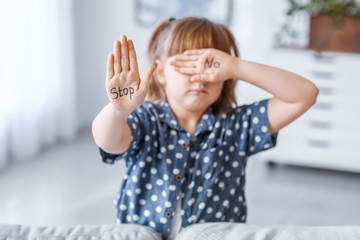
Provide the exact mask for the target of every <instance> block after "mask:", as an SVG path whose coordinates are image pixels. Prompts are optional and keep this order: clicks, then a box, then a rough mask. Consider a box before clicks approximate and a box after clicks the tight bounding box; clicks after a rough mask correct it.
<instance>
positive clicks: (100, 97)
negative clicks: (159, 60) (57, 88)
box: [73, 0, 152, 128]
mask: <svg viewBox="0 0 360 240" xmlns="http://www.w3.org/2000/svg"><path fill="white" fill-rule="evenodd" d="M73 2H74V21H75V48H76V50H75V54H76V70H77V100H78V101H77V102H78V105H77V108H78V119H79V122H78V124H79V126H80V128H86V127H89V126H90V125H91V122H92V120H93V118H94V117H95V115H96V114H97V113H98V112H99V111H100V110H101V109H102V108H103V107H104V106H105V105H106V104H107V102H108V100H107V97H106V92H105V85H104V83H105V71H106V59H107V55H108V53H110V52H112V47H113V42H114V40H116V39H119V37H120V35H121V34H125V35H127V36H128V37H129V38H131V39H132V40H133V41H134V43H135V48H136V50H137V55H138V61H139V67H140V72H142V70H143V69H145V68H146V65H147V60H146V55H145V51H146V43H147V42H148V39H149V37H150V33H151V30H152V29H149V28H143V27H140V26H137V25H136V24H135V23H134V21H133V12H134V4H133V1H124V0H122V1H117V0H103V1H99V0H76V1H73Z"/></svg>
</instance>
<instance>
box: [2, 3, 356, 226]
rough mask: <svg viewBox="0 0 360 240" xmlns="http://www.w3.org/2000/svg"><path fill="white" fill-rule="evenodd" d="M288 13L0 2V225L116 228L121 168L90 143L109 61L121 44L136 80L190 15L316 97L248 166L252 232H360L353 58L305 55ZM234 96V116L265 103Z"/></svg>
mask: <svg viewBox="0 0 360 240" xmlns="http://www.w3.org/2000/svg"><path fill="white" fill-rule="evenodd" d="M359 4H360V3H359ZM288 9H289V1H287V0H272V1H266V0H211V1H210V0H209V1H202V0H192V1H190V0H186V1H185V0H183V1H181V0H168V1H162V0H128V1H126V0H102V1H100V0H73V1H71V0H31V1H25V0H24V1H22V0H14V1H12V0H0V223H11V224H36V225H49V224H50V225H70V224H110V223H115V214H116V210H115V207H114V204H113V201H114V200H115V198H116V195H117V192H118V189H119V187H120V184H121V179H122V174H123V173H124V170H125V166H124V164H123V163H117V164H115V165H106V164H103V163H102V162H101V159H100V155H99V151H98V148H97V146H96V145H95V143H94V141H93V138H92V135H91V124H92V121H93V119H94V117H95V116H96V114H97V113H98V112H99V111H100V110H101V109H102V108H103V107H104V106H105V105H106V104H107V102H108V99H107V96H106V92H105V70H106V59H107V55H108V53H110V52H111V51H112V47H113V42H114V40H116V39H119V37H120V35H122V34H125V35H127V37H128V38H129V39H132V40H133V42H134V44H135V48H136V51H137V56H138V62H139V67H140V73H142V72H143V70H145V68H146V67H147V66H148V65H149V64H151V63H149V62H148V61H147V57H146V48H147V42H148V40H149V38H150V34H151V33H152V31H153V29H154V28H155V26H156V23H157V22H158V21H159V19H163V18H165V17H175V18H179V17H182V16H188V15H196V16H201V17H206V18H209V19H211V20H214V21H217V22H220V23H222V24H226V25H227V26H229V28H230V29H231V31H232V32H233V34H234V36H235V38H236V42H237V44H238V46H239V51H240V57H241V58H244V59H246V60H250V61H256V62H260V63H264V64H269V65H272V66H277V67H279V68H284V69H287V70H289V71H293V72H295V73H298V74H300V75H302V76H304V77H306V78H308V79H309V80H311V81H313V82H314V83H315V84H316V85H317V86H318V88H319V90H320V95H319V97H318V101H317V103H316V104H315V105H314V106H313V108H312V109H311V110H309V112H307V113H306V114H305V115H304V116H302V117H300V118H299V119H298V120H296V121H295V122H294V123H293V124H292V125H291V126H288V127H286V128H284V129H283V130H281V131H280V133H279V138H278V142H277V147H276V148H275V149H272V150H270V151H267V152H264V153H260V154H257V155H255V156H253V157H251V158H250V159H249V162H248V168H247V198H248V209H249V210H248V222H249V223H256V224H298V225H349V224H350V225H358V224H360V208H359V207H358V205H359V202H360V174H359V173H360V148H359V146H360V140H359V137H358V134H359V133H360V124H359V123H360V110H359V109H360V107H359V106H360V97H359V96H360V95H359V93H360V77H359V75H360V74H359V73H360V72H359V66H360V52H359V49H355V50H354V51H351V50H350V51H348V50H346V51H336V50H334V51H333V50H332V49H330V51H329V50H327V49H320V51H315V50H310V49H308V48H307V46H308V44H309V31H310V18H309V16H308V15H307V14H306V13H302V12H300V13H299V14H297V15H294V16H292V17H289V16H287V14H286V12H287V10H288ZM170 14H171V15H170ZM355 26H358V27H359V25H355ZM359 29H360V28H359ZM354 31H355V29H354ZM358 39H359V38H358ZM264 81H266V79H264ZM236 92H237V101H238V103H239V104H245V103H251V102H254V101H256V100H260V99H264V98H268V97H271V96H270V95H269V94H268V93H266V92H264V91H262V90H259V89H257V88H256V87H254V86H250V85H247V84H245V83H243V82H241V81H239V83H238V85H237V88H236Z"/></svg>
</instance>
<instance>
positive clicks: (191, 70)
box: [175, 67, 197, 75]
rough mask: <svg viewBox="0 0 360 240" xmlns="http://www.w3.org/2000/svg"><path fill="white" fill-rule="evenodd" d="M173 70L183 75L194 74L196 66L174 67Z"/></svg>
mask: <svg viewBox="0 0 360 240" xmlns="http://www.w3.org/2000/svg"><path fill="white" fill-rule="evenodd" d="M175 71H177V72H179V73H182V74H185V75H194V74H196V73H197V72H196V68H192V67H175Z"/></svg>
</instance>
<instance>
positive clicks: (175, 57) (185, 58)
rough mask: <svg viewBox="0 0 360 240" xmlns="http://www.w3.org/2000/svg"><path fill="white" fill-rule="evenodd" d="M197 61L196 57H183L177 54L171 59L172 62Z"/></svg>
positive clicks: (197, 57)
mask: <svg viewBox="0 0 360 240" xmlns="http://www.w3.org/2000/svg"><path fill="white" fill-rule="evenodd" d="M198 59H199V56H198V55H184V54H178V55H175V56H173V57H172V59H171V60H172V61H197V60H198Z"/></svg>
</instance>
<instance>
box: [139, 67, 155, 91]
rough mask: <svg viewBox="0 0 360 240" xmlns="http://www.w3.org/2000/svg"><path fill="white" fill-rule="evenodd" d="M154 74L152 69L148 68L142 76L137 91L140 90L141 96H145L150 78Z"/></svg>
mask: <svg viewBox="0 0 360 240" xmlns="http://www.w3.org/2000/svg"><path fill="white" fill-rule="evenodd" d="M153 72H154V67H148V68H147V69H146V70H145V72H144V74H143V75H142V78H141V80H140V82H139V85H138V89H140V93H141V94H143V95H146V94H147V92H148V89H149V86H150V80H151V76H152V74H153Z"/></svg>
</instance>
